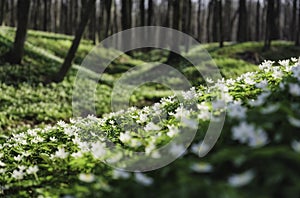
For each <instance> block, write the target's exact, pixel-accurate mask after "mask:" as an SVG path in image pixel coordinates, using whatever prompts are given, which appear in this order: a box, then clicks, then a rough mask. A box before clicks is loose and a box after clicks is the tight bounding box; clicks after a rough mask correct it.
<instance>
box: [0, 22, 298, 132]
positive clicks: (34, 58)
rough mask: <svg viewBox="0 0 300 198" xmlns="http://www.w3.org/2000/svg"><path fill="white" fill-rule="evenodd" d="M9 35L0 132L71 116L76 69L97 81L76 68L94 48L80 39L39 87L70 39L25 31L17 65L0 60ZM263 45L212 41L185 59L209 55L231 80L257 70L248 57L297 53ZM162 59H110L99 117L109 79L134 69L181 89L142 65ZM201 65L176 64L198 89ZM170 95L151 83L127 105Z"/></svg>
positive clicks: (154, 54) (4, 30) (159, 55)
mask: <svg viewBox="0 0 300 198" xmlns="http://www.w3.org/2000/svg"><path fill="white" fill-rule="evenodd" d="M14 35H15V29H14V28H10V27H0V82H1V83H0V88H1V95H0V103H1V114H0V131H2V132H3V131H4V132H6V133H8V132H9V131H11V130H15V129H16V128H23V127H32V126H35V125H40V124H51V123H54V122H55V121H56V120H58V119H63V120H67V119H68V118H69V117H71V116H72V105H71V102H72V90H73V83H74V80H75V75H76V73H77V72H78V69H81V70H82V71H84V72H85V73H86V74H87V75H88V76H89V78H91V79H97V78H98V74H97V73H95V72H93V71H90V70H87V69H84V68H81V67H80V64H81V62H82V60H83V59H84V58H85V56H86V55H87V54H88V53H89V52H90V51H91V50H92V49H93V47H94V46H93V44H92V42H90V41H88V40H82V42H81V45H80V47H79V49H78V52H77V53H76V58H75V61H74V65H73V67H72V69H71V71H70V72H69V73H68V75H67V77H66V78H65V80H64V81H63V82H62V83H59V84H50V85H42V84H40V83H41V82H43V81H45V79H47V78H48V77H49V76H52V75H54V74H55V73H56V72H57V71H58V70H59V67H60V65H61V64H62V62H63V59H64V57H65V56H66V54H67V51H68V49H69V47H70V45H71V42H72V39H73V37H72V36H66V35H62V34H54V33H46V32H40V31H33V30H29V31H28V37H27V41H26V44H25V54H24V59H23V62H22V65H9V64H7V63H5V62H4V60H3V59H1V56H2V55H3V54H5V53H6V52H7V51H8V50H9V48H10V47H11V46H12V44H13V39H14ZM262 46H263V43H261V42H260V43H257V42H247V43H242V44H231V43H226V44H225V47H224V48H222V49H220V48H218V44H217V43H212V44H204V45H203V46H201V47H197V46H196V47H194V48H192V50H191V51H190V52H188V53H187V55H188V56H190V57H197V56H198V55H199V51H200V50H201V49H202V48H204V49H206V50H207V51H208V52H209V54H210V55H211V57H212V58H213V61H214V62H215V64H216V65H217V66H218V67H219V69H220V72H221V74H222V76H223V77H224V78H236V77H237V76H239V75H241V74H243V73H245V72H248V71H256V70H257V66H256V65H254V63H255V61H254V60H253V56H251V55H253V54H254V55H255V56H257V57H258V61H261V60H262V59H265V58H268V59H273V60H277V59H283V58H287V57H290V56H297V54H300V50H299V48H297V47H294V46H293V45H292V43H290V42H284V41H275V42H273V46H272V48H271V51H269V52H263V51H262V50H261V49H262ZM98 52H99V56H100V57H101V58H102V59H104V60H108V59H110V58H111V57H112V56H115V55H116V53H118V52H116V51H113V50H106V49H104V48H101V49H100V50H99V51H98ZM247 53H248V54H250V55H249V57H250V58H248V59H247V57H246V55H245V54H247ZM167 55H168V53H167V51H166V50H157V49H156V50H150V51H146V52H134V53H133V57H130V56H128V55H126V54H124V55H122V56H120V57H119V58H117V59H116V60H114V61H113V63H112V64H111V65H110V66H109V67H108V68H107V69H106V70H105V74H104V75H103V76H102V78H101V79H100V81H99V83H100V84H101V86H98V88H97V92H98V93H99V94H97V102H96V109H97V114H98V116H101V115H102V114H104V113H108V112H110V108H109V104H110V97H109V96H110V92H111V90H112V87H113V84H114V81H115V80H116V79H118V78H119V77H120V76H122V74H123V73H124V72H126V71H128V70H129V69H131V68H133V67H137V68H140V69H139V70H138V72H136V73H135V74H134V76H137V78H139V79H143V78H146V77H148V75H149V72H152V75H154V76H159V77H160V79H162V80H164V82H166V83H168V84H170V85H172V86H174V87H178V86H180V83H181V81H180V79H178V78H176V77H175V78H167V79H164V78H165V77H164V76H161V74H160V73H159V72H158V73H155V72H153V70H152V69H153V68H152V67H143V66H142V65H143V64H144V63H145V62H144V61H151V62H157V61H160V62H163V61H166V58H167ZM206 64H213V63H212V62H209V63H206V62H204V63H203V64H201V65H198V66H196V67H192V66H191V65H190V64H189V63H187V62H185V61H182V62H179V63H178V65H175V66H176V67H177V68H179V69H180V71H181V72H182V73H183V74H184V75H185V76H186V77H187V79H188V80H190V82H191V83H192V85H194V86H197V85H199V84H201V83H204V80H203V79H202V77H201V75H200V73H199V71H198V69H199V70H200V71H201V72H204V73H205V72H207V69H206V67H207V65H206ZM153 67H155V65H153ZM87 86H88V84H87ZM24 93H26V94H24ZM172 93H173V91H172V90H169V89H168V88H167V87H164V86H160V85H158V84H151V83H150V84H147V85H143V86H142V87H140V88H138V89H136V90H135V91H134V94H133V96H131V100H130V104H131V105H133V106H137V107H142V106H145V105H150V104H153V103H154V102H157V101H159V100H160V98H162V97H165V96H168V95H172Z"/></svg>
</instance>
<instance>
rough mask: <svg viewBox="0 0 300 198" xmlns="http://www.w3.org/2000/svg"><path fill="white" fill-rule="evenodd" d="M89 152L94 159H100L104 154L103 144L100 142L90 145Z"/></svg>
mask: <svg viewBox="0 0 300 198" xmlns="http://www.w3.org/2000/svg"><path fill="white" fill-rule="evenodd" d="M91 151H92V154H93V156H94V157H95V158H96V159H97V158H101V157H103V155H105V153H106V150H105V144H104V143H101V142H96V143H92V149H91Z"/></svg>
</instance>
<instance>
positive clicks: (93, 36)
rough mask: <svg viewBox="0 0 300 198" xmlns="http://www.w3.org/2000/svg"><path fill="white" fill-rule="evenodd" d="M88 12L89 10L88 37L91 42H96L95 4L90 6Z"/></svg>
mask: <svg viewBox="0 0 300 198" xmlns="http://www.w3.org/2000/svg"><path fill="white" fill-rule="evenodd" d="M88 12H91V15H90V22H89V39H90V40H92V41H93V44H96V6H94V7H92V8H91V9H90V10H89V11H88ZM106 25H107V24H106Z"/></svg>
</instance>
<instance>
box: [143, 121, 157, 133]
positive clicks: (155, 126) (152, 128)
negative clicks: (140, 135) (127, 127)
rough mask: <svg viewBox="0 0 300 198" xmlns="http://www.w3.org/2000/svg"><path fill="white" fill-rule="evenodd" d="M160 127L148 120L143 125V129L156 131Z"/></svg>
mask: <svg viewBox="0 0 300 198" xmlns="http://www.w3.org/2000/svg"><path fill="white" fill-rule="evenodd" d="M160 129H161V128H160V127H159V126H158V125H156V124H154V123H153V122H149V123H148V124H147V125H146V126H145V127H144V130H145V131H158V130H160Z"/></svg>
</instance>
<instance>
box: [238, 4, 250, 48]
mask: <svg viewBox="0 0 300 198" xmlns="http://www.w3.org/2000/svg"><path fill="white" fill-rule="evenodd" d="M238 12H239V22H238V32H237V41H238V42H245V41H247V27H248V25H247V23H248V21H247V9H246V0H239V11H238Z"/></svg>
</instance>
